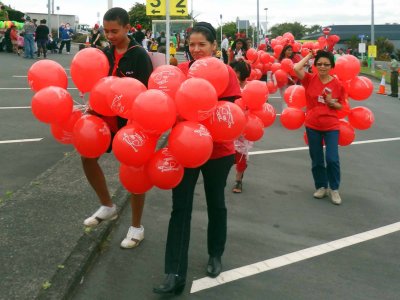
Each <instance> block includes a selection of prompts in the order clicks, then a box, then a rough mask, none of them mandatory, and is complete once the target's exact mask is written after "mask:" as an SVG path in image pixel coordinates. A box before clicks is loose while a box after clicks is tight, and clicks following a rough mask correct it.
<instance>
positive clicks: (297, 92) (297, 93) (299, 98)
mask: <svg viewBox="0 0 400 300" xmlns="http://www.w3.org/2000/svg"><path fill="white" fill-rule="evenodd" d="M283 98H284V99H285V102H286V103H287V105H288V106H289V107H297V108H302V107H304V106H306V90H305V89H304V87H303V86H301V85H291V86H289V87H288V88H287V89H286V91H285V93H284V94H283Z"/></svg>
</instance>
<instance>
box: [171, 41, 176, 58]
mask: <svg viewBox="0 0 400 300" xmlns="http://www.w3.org/2000/svg"><path fill="white" fill-rule="evenodd" d="M169 55H170V57H175V55H176V48H175V44H174V43H173V42H170V43H169Z"/></svg>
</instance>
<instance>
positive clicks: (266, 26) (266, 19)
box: [264, 8, 268, 37]
mask: <svg viewBox="0 0 400 300" xmlns="http://www.w3.org/2000/svg"><path fill="white" fill-rule="evenodd" d="M264 10H265V37H267V32H268V18H267V12H268V8H264Z"/></svg>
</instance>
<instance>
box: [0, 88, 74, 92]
mask: <svg viewBox="0 0 400 300" xmlns="http://www.w3.org/2000/svg"><path fill="white" fill-rule="evenodd" d="M30 89H31V88H28V87H23V88H1V87H0V91H11V90H30ZM67 90H77V88H67Z"/></svg>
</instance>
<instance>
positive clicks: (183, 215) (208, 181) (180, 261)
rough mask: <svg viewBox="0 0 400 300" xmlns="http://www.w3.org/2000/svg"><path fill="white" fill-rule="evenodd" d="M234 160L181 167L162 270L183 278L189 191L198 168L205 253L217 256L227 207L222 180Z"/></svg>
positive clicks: (221, 248) (221, 249) (190, 204)
mask: <svg viewBox="0 0 400 300" xmlns="http://www.w3.org/2000/svg"><path fill="white" fill-rule="evenodd" d="M233 162H234V155H229V156H225V157H222V158H218V159H211V160H209V161H207V162H206V163H205V164H204V165H203V166H201V167H199V168H195V169H185V175H184V176H183V179H182V182H181V183H180V184H179V185H178V186H177V187H176V188H174V189H173V190H172V213H171V219H170V221H169V227H168V238H167V245H166V251H165V273H166V274H170V273H173V274H179V275H181V276H183V277H186V273H187V268H188V250H189V240H190V221H191V218H192V207H193V194H194V190H195V187H196V182H197V179H198V178H199V174H200V171H201V173H202V174H203V178H204V190H205V193H206V201H207V213H208V230H207V246H208V254H209V255H212V256H221V255H222V254H223V253H224V250H225V242H226V231H227V210H226V206H225V193H224V192H225V186H226V179H227V177H228V174H229V170H230V169H231V167H232V165H233Z"/></svg>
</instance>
